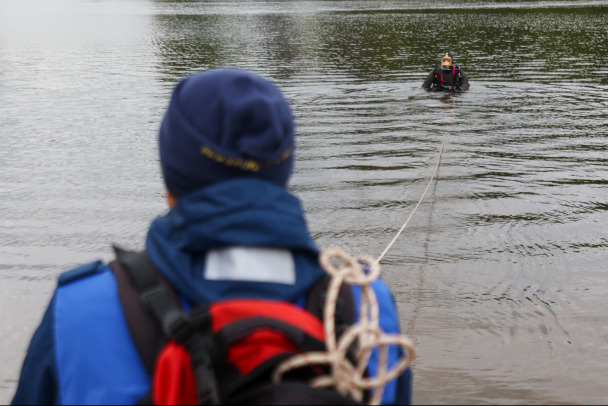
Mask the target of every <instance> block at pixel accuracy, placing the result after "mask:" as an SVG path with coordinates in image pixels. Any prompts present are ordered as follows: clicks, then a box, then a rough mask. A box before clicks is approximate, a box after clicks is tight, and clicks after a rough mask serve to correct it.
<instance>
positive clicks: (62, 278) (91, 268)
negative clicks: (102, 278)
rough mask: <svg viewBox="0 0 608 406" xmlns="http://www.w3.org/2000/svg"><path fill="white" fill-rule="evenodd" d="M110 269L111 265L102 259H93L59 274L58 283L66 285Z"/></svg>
mask: <svg viewBox="0 0 608 406" xmlns="http://www.w3.org/2000/svg"><path fill="white" fill-rule="evenodd" d="M106 271H109V267H108V266H107V265H106V264H104V263H103V262H102V261H92V262H89V263H87V264H83V265H80V266H77V267H75V268H72V269H70V270H68V271H65V272H63V273H62V274H61V275H59V279H58V281H57V284H58V285H59V286H66V285H69V284H71V283H73V282H76V281H78V280H81V279H83V278H86V277H89V276H93V275H97V274H100V273H102V272H106Z"/></svg>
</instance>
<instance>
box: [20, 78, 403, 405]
mask: <svg viewBox="0 0 608 406" xmlns="http://www.w3.org/2000/svg"><path fill="white" fill-rule="evenodd" d="M158 146H159V152H160V165H161V169H162V176H163V180H164V186H165V188H166V195H167V204H168V207H169V211H168V213H166V214H165V215H163V216H160V217H158V218H156V219H155V220H154V221H152V223H151V225H150V228H149V230H148V233H147V238H146V242H145V250H144V251H142V252H139V253H135V252H129V251H124V250H121V249H116V252H117V259H116V260H113V261H111V262H110V263H104V262H102V261H95V262H91V263H88V264H85V265H82V266H79V267H77V268H75V269H72V270H69V271H67V272H65V273H63V274H61V275H60V277H59V278H58V284H57V288H56V290H55V292H54V295H53V297H52V300H51V302H50V304H49V306H48V308H47V309H46V312H45V314H44V316H43V318H42V321H41V323H40V325H39V326H38V328H37V330H36V332H35V334H34V336H33V338H32V340H31V342H30V345H29V348H28V351H27V354H26V356H25V360H24V363H23V367H22V370H21V376H20V379H19V383H18V387H17V391H16V393H15V396H14V398H13V401H12V403H13V404H82V405H84V404H135V403H138V402H141V403H144V404H145V403H154V404H171V403H174V404H180V403H181V404H189V403H200V402H202V403H208V404H216V403H222V404H224V403H232V404H239V403H240V404H250V403H252V402H253V403H255V402H258V403H256V404H264V403H266V402H268V403H271V400H272V399H279V402H284V403H289V402H297V401H300V402H302V401H305V402H306V401H307V399H308V400H309V401H310V402H313V400H310V399H321V400H322V401H323V402H325V403H327V404H330V403H333V404H346V403H354V401H353V400H352V399H349V398H347V397H345V396H343V395H342V394H338V393H337V392H335V391H331V390H329V389H313V388H312V387H311V386H310V385H308V384H306V385H304V384H303V383H306V382H308V381H309V380H310V379H311V378H314V375H315V374H316V373H319V370H318V368H317V369H315V368H308V369H307V370H306V372H305V373H304V372H301V373H299V374H292V375H291V376H290V379H289V382H287V383H285V384H276V383H272V382H270V371H271V370H272V369H270V368H271V367H275V366H276V364H277V363H278V362H279V361H282V360H284V359H286V358H288V357H287V356H288V355H290V354H292V353H293V354H295V353H299V352H302V351H304V350H306V351H309V350H311V348H312V349H317V350H319V340H320V338H319V337H320V336H321V335H322V333H323V329H322V324H321V322H320V321H319V320H318V319H317V318H318V314H317V313H314V312H313V309H314V308H315V307H322V301H321V299H319V298H322V297H324V296H323V293H320V294H313V291H315V290H318V288H319V287H321V288H322V289H325V288H326V287H327V281H326V280H325V279H324V278H326V277H325V272H324V270H323V268H322V267H321V265H320V263H319V249H318V248H317V246H316V244H315V242H314V241H313V239H312V238H311V236H310V235H309V233H308V230H307V224H306V219H305V216H304V212H303V209H302V205H301V203H300V201H299V199H298V198H297V197H296V196H295V195H293V194H292V193H290V192H289V191H288V189H287V187H288V182H289V179H290V176H291V173H292V169H293V165H294V160H295V154H294V152H295V123H294V118H293V115H292V111H291V108H290V106H289V104H288V102H287V101H286V99H285V98H284V96H283V95H282V93H281V92H280V90H279V89H278V88H277V87H276V86H275V85H274V84H272V83H271V82H270V81H268V80H266V79H264V78H263V77H261V76H259V75H257V74H254V73H252V72H248V71H243V70H238V69H214V70H209V71H206V72H203V73H198V74H194V75H192V76H189V77H187V78H185V79H183V80H181V81H180V82H179V83H178V84H177V85H176V86H175V88H174V89H173V93H172V96H171V99H170V102H169V105H168V108H167V110H166V113H165V115H164V118H163V120H162V124H161V126H160V131H159V144H158ZM121 258H122V259H121ZM138 261H139V262H138ZM142 264H143V265H142ZM134 269H135V270H137V271H133V270H134ZM125 270H126V271H125ZM138 272H139V273H138ZM142 275H143V278H142ZM323 281H325V282H323ZM321 282H323V283H324V285H323V283H321ZM372 287H373V290H374V292H375V294H376V296H377V298H378V304H379V307H380V325H381V327H382V329H383V330H384V331H386V332H388V333H398V331H399V318H398V315H397V312H396V307H395V304H394V302H393V299H392V296H391V293H390V291H389V289H388V288H387V286H386V285H385V284H384V283H383V282H382V280H381V279H377V280H376V281H375V282H374V283H373V285H372ZM322 289H321V290H322ZM357 295H359V296H360V295H361V291H360V289H359V290H357V286H354V285H353V286H351V285H348V286H347V289H346V290H345V293H344V294H343V295H342V294H341V296H340V297H339V298H340V303H341V304H340V306H341V307H340V306H338V307H337V308H341V309H342V310H341V313H340V314H343V315H344V317H343V318H342V319H341V320H342V321H345V320H346V321H348V322H350V323H352V322H353V321H356V317H358V314H359V312H360V310H359V308H358V303H359V302H358V300H357V297H358V296H357ZM168 298H169V299H168ZM349 298H350V299H349ZM173 299H174V300H173ZM319 304H320V305H319ZM277 306H280V309H281V310H280V311H278V310H275V309H279V307H277ZM142 308H143V309H144V310H145V311H142ZM193 309H194V310H193ZM199 309H203V310H201V311H198V310H199ZM257 309H259V311H260V312H264V314H263V317H257V313H256V312H257V311H258V310H257ZM191 310H192V311H191ZM336 312H337V313H338V310H336ZM146 313H152V314H153V315H154V316H155V317H157V318H158V319H161V322H160V323H158V324H157V323H156V322H157V320H155V319H153V318H152V317H151V316H150V315H149V314H148V315H146ZM349 314H350V316H349ZM336 317H337V319H336V330H339V329H338V327H339V326H338V315H337V316H336ZM348 317H352V319H349V318H348ZM241 321H243V322H242V323H241ZM313 325H314V326H315V327H314V328H313V327H311V326H313ZM159 326H160V327H159ZM256 326H257V327H256ZM276 326H278V327H276ZM259 327H263V328H259ZM315 329H316V330H315ZM275 330H277V331H278V332H279V333H280V334H279V333H277V331H275ZM342 330H343V329H342ZM294 331H295V332H296V333H297V334H291V333H293V332H294ZM319 331H320V332H319ZM159 334H160V335H159ZM290 334H291V335H290ZM159 337H160V340H159ZM243 337H245V338H243ZM269 337H270V338H269ZM286 337H287V338H286ZM290 340H291V341H290ZM248 343H249V344H248ZM321 343H322V341H321ZM309 347H310V348H309ZM195 351H197V352H196V353H195ZM400 351H401V350H400V349H399V348H391V349H390V350H389V351H388V358H389V364H395V363H396V362H397V361H396V360H397V358H398V357H399V356H400V355H403V354H401V353H400ZM268 354H269V355H268ZM379 362H380V361H379V354H378V352H374V353H372V356H371V358H370V360H369V362H368V364H366V365H367V370H366V375H369V376H374V374H375V373H376V371H377V370H378V365H379ZM235 382H237V383H238V385H236V384H235ZM235 385H236V386H235ZM281 385H284V386H281ZM201 387H202V389H201ZM311 391H315V392H314V394H312V395H311ZM169 392H170V393H169ZM168 393H169V394H168ZM368 395H369V394H368ZM260 396H261V397H260ZM264 396H266V397H264ZM295 397H297V398H295ZM410 401H411V370H410V369H409V368H407V369H405V371H404V372H403V373H401V374H400V375H399V376H397V377H396V378H395V379H393V380H392V381H391V382H389V383H388V384H387V385H386V387H385V389H384V392H383V395H382V403H383V404H409V403H410Z"/></svg>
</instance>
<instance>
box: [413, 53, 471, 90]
mask: <svg viewBox="0 0 608 406" xmlns="http://www.w3.org/2000/svg"><path fill="white" fill-rule="evenodd" d="M422 87H423V88H425V89H427V90H447V91H462V90H469V78H468V77H467V74H466V73H464V71H463V70H462V69H461V68H460V66H459V65H456V64H455V63H454V57H453V56H452V54H451V53H450V52H446V53H445V55H443V58H441V66H439V67H437V68H435V69H433V70H432V71H431V73H429V75H428V76H427V78H426V80H425V81H424V83H423V84H422Z"/></svg>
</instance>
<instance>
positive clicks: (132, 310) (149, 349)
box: [109, 260, 167, 376]
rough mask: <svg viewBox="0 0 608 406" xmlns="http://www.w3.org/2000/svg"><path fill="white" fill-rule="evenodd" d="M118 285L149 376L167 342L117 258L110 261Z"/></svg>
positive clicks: (121, 302)
mask: <svg viewBox="0 0 608 406" xmlns="http://www.w3.org/2000/svg"><path fill="white" fill-rule="evenodd" d="M109 265H110V268H111V269H112V271H113V272H114V276H115V278H116V284H117V287H118V298H119V299H120V304H121V305H122V311H123V313H124V316H125V319H126V321H127V326H128V328H129V333H130V334H131V338H132V339H133V342H134V343H135V348H137V352H138V354H139V358H140V360H141V362H142V364H143V365H144V367H145V369H146V371H147V372H148V374H149V375H150V376H152V375H153V374H154V365H155V361H156V357H157V356H158V354H159V353H160V351H161V349H162V348H163V347H164V345H165V344H166V343H167V337H166V336H165V335H164V334H163V332H162V330H161V329H160V327H159V325H158V323H157V321H156V320H155V319H154V317H152V315H151V314H150V313H149V312H148V311H147V310H146V309H145V308H144V306H143V305H142V303H141V301H140V299H139V292H138V291H137V289H136V288H135V285H134V284H133V281H132V278H131V276H130V275H129V272H128V271H127V270H126V269H125V267H124V266H123V264H122V263H121V262H119V261H117V260H114V261H112V262H110V264H109Z"/></svg>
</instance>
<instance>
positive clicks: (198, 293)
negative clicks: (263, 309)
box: [146, 178, 324, 305]
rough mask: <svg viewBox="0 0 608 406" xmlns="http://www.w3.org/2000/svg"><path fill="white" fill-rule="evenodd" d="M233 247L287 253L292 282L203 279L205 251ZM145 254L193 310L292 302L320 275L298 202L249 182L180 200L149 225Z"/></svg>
mask: <svg viewBox="0 0 608 406" xmlns="http://www.w3.org/2000/svg"><path fill="white" fill-rule="evenodd" d="M233 246H246V247H269V248H282V249H287V250H290V251H291V252H292V255H293V258H294V263H295V270H296V283H295V284H294V285H287V286H286V285H282V284H277V283H268V282H242V281H218V280H208V279H205V278H204V267H205V258H206V254H207V252H208V251H209V250H212V249H219V248H225V247H233ZM146 250H147V251H148V255H149V256H150V259H151V260H152V262H153V263H154V264H155V265H156V266H157V267H158V269H159V270H160V271H161V272H162V273H163V275H164V276H165V277H166V278H167V279H168V280H169V281H170V282H171V283H172V284H173V285H174V286H175V287H176V288H177V290H178V291H179V292H180V293H181V294H182V295H183V296H184V297H185V298H186V299H187V300H188V301H189V302H190V303H191V304H196V305H198V304H201V303H208V302H212V301H217V300H221V299H227V298H231V297H250V298H268V299H278V300H288V301H293V300H295V299H297V298H298V297H299V296H300V295H301V294H303V293H304V292H305V291H306V290H307V289H308V288H309V287H310V286H311V285H312V283H314V281H315V280H316V279H317V278H318V277H319V276H320V275H322V274H323V272H324V271H323V270H322V269H321V267H320V266H319V263H318V253H319V250H318V248H317V246H316V244H315V243H314V241H313V240H312V238H311V237H310V235H309V234H308V230H307V226H306V221H305V218H304V214H303V212H302V207H301V204H300V201H299V199H298V198H297V197H295V196H294V195H292V194H290V193H289V192H288V191H286V190H285V189H284V188H282V187H280V186H277V185H275V184H272V183H270V182H268V181H265V180H260V179H253V178H246V179H234V180H229V181H226V182H222V183H218V184H215V185H212V186H210V187H207V188H204V189H200V190H198V191H196V192H194V193H191V194H188V195H186V196H184V197H182V198H180V199H179V201H178V203H177V204H176V205H175V207H173V209H171V210H170V211H169V213H168V214H167V215H165V216H162V217H159V218H157V219H156V220H154V222H153V223H152V225H151V226H150V229H149V231H148V236H147V240H146Z"/></svg>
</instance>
